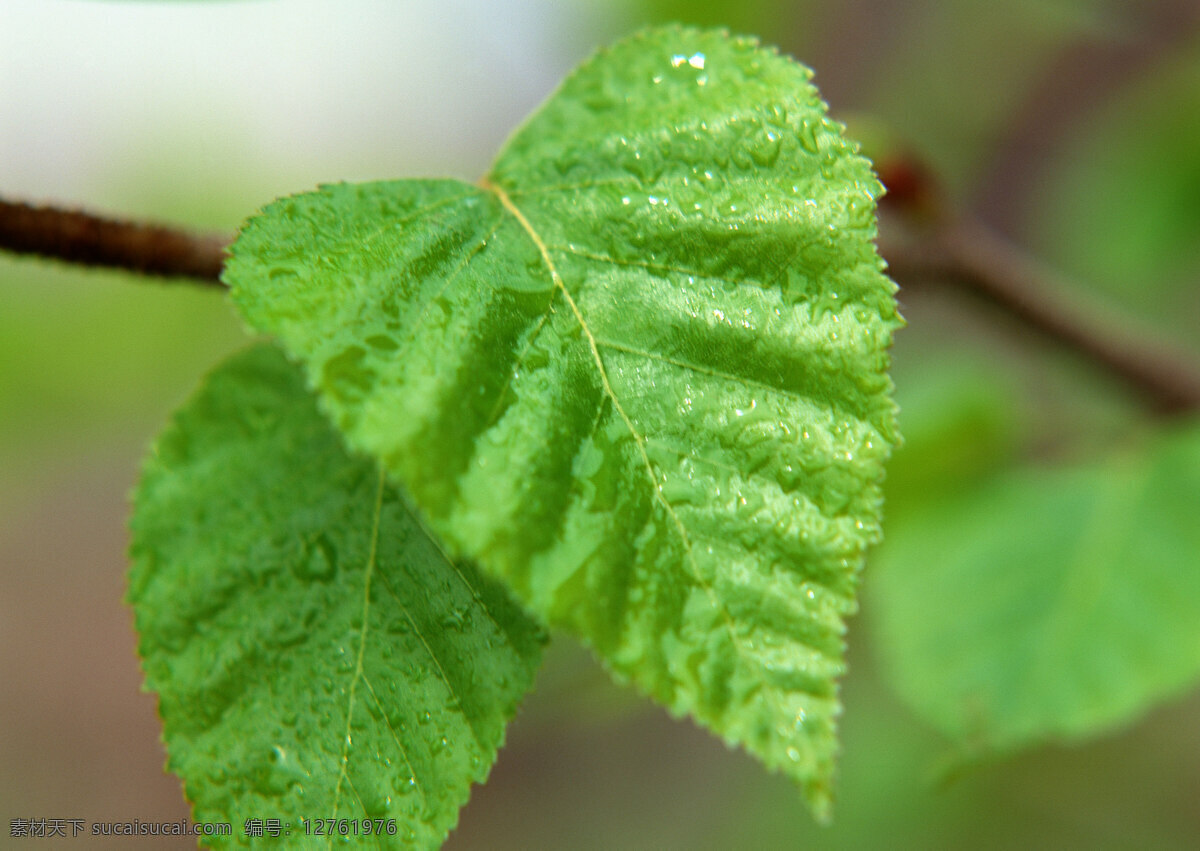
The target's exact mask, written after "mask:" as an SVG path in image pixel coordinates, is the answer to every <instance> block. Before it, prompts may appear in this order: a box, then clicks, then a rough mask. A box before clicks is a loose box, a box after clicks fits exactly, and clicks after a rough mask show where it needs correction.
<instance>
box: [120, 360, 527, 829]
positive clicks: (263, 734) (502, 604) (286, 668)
mask: <svg viewBox="0 0 1200 851" xmlns="http://www.w3.org/2000/svg"><path fill="white" fill-rule="evenodd" d="M132 527H133V544H132V548H131V554H132V558H133V569H132V572H131V574H130V590H129V599H130V601H131V602H132V604H133V607H134V612H135V615H136V625H137V630H138V634H139V639H140V640H139V650H140V653H141V655H142V663H143V667H144V669H145V672H146V683H147V687H148V688H149V689H151V690H153V691H155V692H157V693H158V697H159V712H160V714H161V715H162V718H163V727H164V731H165V732H164V739H165V741H166V745H167V750H168V753H169V755H170V759H169V762H168V767H169V768H170V769H171V770H173V771H175V772H176V773H177V774H179V776H180V777H182V778H183V780H184V784H185V787H186V792H187V796H188V798H189V799H190V800H191V802H192V804H193V806H194V808H195V819H196V820H197V821H201V822H229V823H231V824H232V826H233V831H234V835H233V837H229V838H225V839H216V840H213V844H214V845H220V846H231V845H238V844H246V843H247V842H248V841H249V840H247V839H246V838H245V836H244V834H243V830H244V826H245V821H246V819H260V820H261V819H271V818H277V819H281V820H282V822H284V823H286V824H288V825H289V826H290V834H289V836H290V837H291V838H290V840H282V841H284V844H285V845H288V846H289V847H295V846H296V845H297V844H300V843H302V842H303V841H304V839H303V838H304V837H312V836H313V833H312V832H313V831H315V830H317V829H319V824H318V822H317V820H318V819H349V820H355V821H356V824H355V826H354V835H355V836H356V837H357V843H358V844H362V845H365V846H366V847H380V848H412V847H421V848H431V847H437V846H438V845H439V844H440V843H441V841H442V839H444V837H445V835H446V833H447V831H448V830H449V829H450V828H451V827H453V826H454V824H455V822H456V821H457V818H458V809H459V807H460V806H461V805H462V804H463V803H464V802H465V801H466V799H467V795H468V792H469V790H470V786H471V783H472V782H480V781H482V780H483V779H484V777H485V776H486V775H487V773H488V770H489V768H490V767H491V764H492V762H493V760H494V759H495V755H496V749H497V747H498V746H499V744H500V742H501V740H502V738H503V731H504V726H505V724H506V723H507V721H508V719H509V718H511V717H512V715H513V713H514V712H515V710H516V705H517V702H518V701H519V700H520V698H521V696H522V695H523V694H524V693H525V692H526V690H528V688H529V687H530V685H531V682H532V678H533V672H534V670H535V669H536V667H537V664H538V662H539V660H540V658H541V635H540V632H539V630H538V628H537V627H536V626H535V625H534V624H533V623H532V622H530V620H529V619H528V618H527V617H525V616H524V615H523V614H522V613H521V612H520V610H519V609H518V608H517V606H516V605H515V604H514V603H512V602H510V601H509V599H508V598H507V597H506V595H505V594H504V592H502V591H501V590H499V589H498V588H496V587H494V586H493V585H492V584H491V581H490V580H485V579H483V578H482V577H480V576H479V575H478V573H477V571H475V570H474V569H473V568H472V567H471V566H470V565H469V564H458V565H455V564H452V563H451V562H449V561H448V560H447V559H446V557H445V556H444V555H443V554H442V552H441V551H440V550H439V549H438V547H437V545H436V544H435V543H434V542H433V541H432V540H431V539H430V538H429V537H428V536H427V535H426V534H425V532H424V531H423V530H422V529H421V527H420V525H419V524H418V523H417V522H416V520H415V519H414V515H413V514H412V513H411V512H410V509H409V508H408V506H407V505H406V504H405V502H404V500H403V498H402V497H401V495H400V493H399V492H398V491H397V490H396V488H395V487H393V486H391V485H385V484H384V483H383V479H382V474H381V472H380V471H378V469H377V467H376V465H375V464H373V463H371V462H369V461H367V460H364V459H358V458H351V457H350V456H348V455H347V454H346V451H345V450H344V449H343V447H342V443H341V439H340V437H339V436H338V434H337V432H336V431H334V430H333V429H332V428H331V427H330V426H329V424H328V422H327V421H326V420H325V418H324V417H322V416H321V415H320V414H319V413H318V411H317V408H316V404H315V402H314V400H313V397H312V396H311V395H310V394H309V393H308V391H306V390H305V388H304V384H303V377H302V375H301V373H300V372H299V370H297V369H296V368H295V367H293V366H291V365H290V364H288V363H287V362H286V361H285V359H284V357H283V356H282V354H280V353H279V352H278V351H277V350H275V349H274V348H272V347H269V346H266V345H260V346H259V347H257V348H254V349H251V350H249V351H248V352H246V353H244V354H242V355H240V356H237V357H235V358H233V359H231V360H230V361H228V362H226V363H225V364H224V365H223V366H221V367H219V368H218V369H217V370H216V371H215V372H214V373H212V374H211V375H210V376H209V377H208V379H207V381H206V383H205V385H204V386H203V388H202V389H201V390H200V392H199V393H198V394H197V395H196V396H195V397H194V398H193V399H192V400H191V401H190V402H189V403H188V404H187V405H186V406H185V407H184V409H183V410H182V411H180V412H179V414H177V416H176V417H175V420H174V422H173V423H172V424H171V425H170V426H169V427H168V428H167V430H166V431H165V432H164V433H163V435H162V437H160V438H159V441H158V443H157V445H156V447H155V449H154V452H153V454H152V455H151V457H150V459H149V460H148V462H147V464H146V469H145V473H144V475H143V478H142V482H141V484H140V486H139V488H138V491H137V495H136V498H135V509H134V516H133V520H132ZM302 819H310V820H313V821H312V823H311V824H310V826H309V827H307V828H306V827H305V826H304V824H303V823H302ZM364 819H374V820H383V821H373V822H371V824H370V826H369V827H370V831H371V834H372V835H371V837H370V838H367V837H365V836H363V834H364V833H365V832H366V828H365V822H363V820H364ZM387 820H394V821H393V822H392V825H394V828H389V823H388V821H387ZM314 825H315V826H314ZM381 831H382V832H381ZM273 841H281V840H273ZM309 841H311V842H313V843H316V842H318V840H317V839H316V838H311V839H310V840H309ZM324 841H325V838H322V840H321V843H322V844H324Z"/></svg>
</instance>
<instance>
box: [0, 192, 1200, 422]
mask: <svg viewBox="0 0 1200 851" xmlns="http://www.w3.org/2000/svg"><path fill="white" fill-rule="evenodd" d="M885 179H886V178H885ZM891 182H892V185H893V190H892V192H893V194H892V195H891V196H889V197H890V198H891V199H892V200H891V202H890V203H891V204H892V205H893V206H895V205H896V203H897V202H903V204H902V208H903V207H907V208H908V209H907V212H908V213H910V214H913V215H914V216H915V217H916V218H918V219H922V218H923V219H924V222H925V224H924V226H923V227H920V228H918V232H919V233H920V235H919V236H918V237H917V238H915V239H911V238H910V239H894V240H892V241H887V240H886V239H881V240H880V252H881V253H882V254H883V256H884V257H885V258H886V259H887V261H888V264H889V270H890V274H891V275H892V276H893V277H894V278H896V279H897V280H898V281H900V282H901V283H903V284H920V283H923V282H928V281H931V280H938V281H942V282H946V283H950V284H953V285H954V286H956V287H958V288H960V289H962V290H964V291H966V292H968V293H970V294H972V295H974V296H976V297H978V298H981V299H983V300H985V301H987V302H989V303H990V304H991V305H993V306H994V307H996V308H999V309H1000V310H1002V311H1004V312H1005V313H1008V314H1009V315H1011V316H1013V317H1016V318H1017V319H1019V320H1021V321H1022V322H1023V323H1024V324H1026V325H1028V326H1030V327H1032V328H1034V329H1037V330H1038V331H1040V332H1042V333H1044V334H1046V335H1047V336H1049V337H1051V338H1053V339H1054V340H1056V341H1058V342H1059V343H1061V344H1063V345H1065V346H1067V347H1069V348H1070V349H1072V350H1074V351H1076V352H1078V353H1080V354H1082V355H1084V356H1086V357H1087V358H1088V359H1089V360H1091V361H1092V362H1093V363H1095V364H1097V365H1099V366H1101V367H1103V368H1104V369H1105V370H1106V371H1107V372H1109V373H1110V374H1112V375H1115V376H1117V377H1118V378H1120V379H1122V380H1123V381H1124V382H1125V383H1126V384H1128V385H1129V386H1130V387H1131V388H1132V389H1134V390H1135V391H1136V392H1137V393H1138V394H1139V395H1141V396H1142V398H1144V399H1145V400H1146V401H1147V403H1148V404H1149V405H1150V406H1151V407H1152V408H1153V409H1154V410H1156V411H1158V412H1161V413H1168V414H1175V413H1182V412H1185V411H1200V372H1198V371H1197V369H1196V367H1195V365H1193V364H1192V363H1190V362H1189V361H1188V360H1187V359H1186V358H1184V357H1181V356H1179V355H1177V354H1175V353H1172V352H1170V351H1168V350H1167V349H1165V348H1164V347H1163V346H1161V345H1159V344H1158V343H1156V342H1153V341H1151V340H1149V338H1148V337H1144V336H1143V337H1139V336H1134V335H1132V334H1130V333H1128V332H1125V331H1121V330H1120V325H1119V324H1118V323H1115V322H1101V321H1098V320H1094V319H1091V318H1089V317H1088V316H1087V315H1085V314H1084V313H1083V312H1082V311H1080V310H1079V309H1078V308H1076V307H1074V306H1073V305H1072V304H1071V302H1070V301H1068V299H1067V297H1066V295H1065V293H1067V292H1070V291H1071V290H1072V289H1073V288H1072V287H1068V286H1066V285H1065V284H1063V283H1062V282H1061V281H1058V280H1057V279H1055V278H1054V276H1052V275H1050V274H1049V273H1048V272H1046V271H1045V270H1044V269H1042V268H1040V267H1039V266H1038V265H1037V264H1036V263H1035V262H1034V261H1033V260H1031V259H1030V258H1029V257H1027V256H1025V255H1024V254H1023V253H1022V252H1021V251H1020V250H1019V249H1017V248H1016V247H1014V246H1012V245H1009V244H1008V243H1006V242H1005V241H1004V240H1003V239H1001V238H1000V237H999V236H998V235H996V234H995V233H993V232H992V231H990V230H988V229H987V228H986V227H984V226H983V225H980V224H978V223H972V222H969V221H966V220H963V219H956V218H952V217H950V216H949V215H947V214H946V213H945V211H944V209H943V208H941V207H940V206H939V203H938V202H937V198H936V196H931V195H929V194H928V192H927V191H926V189H923V188H922V187H926V188H927V186H928V184H927V182H926V181H923V180H916V181H915V183H914V186H916V189H917V190H920V191H916V190H914V191H911V192H909V191H905V190H904V188H903V186H904V182H903V181H902V180H900V179H899V177H898V173H896V175H893V176H892V177H891ZM909 188H910V189H911V188H912V187H909ZM902 212H904V210H903V209H902ZM910 217H912V216H910ZM227 242H228V240H227V238H226V237H224V236H220V235H215V234H202V233H193V232H191V231H187V230H182V229H178V228H170V227H163V226H158V225H143V224H136V223H130V222H121V221H115V220H112V219H105V218H101V217H98V216H93V215H89V214H87V213H82V212H77V211H67V210H61V209H54V208H51V207H31V206H29V205H26V204H15V203H10V202H5V201H3V200H0V249H5V250H8V251H13V252H16V253H19V254H37V255H40V256H42V257H51V258H54V259H58V260H63V261H66V262H69V263H79V264H83V265H89V266H109V267H113V268H119V269H125V270H127V271H131V272H138V273H141V274H145V275H158V276H163V277H171V278H188V279H191V280H193V281H198V282H200V283H203V284H207V285H214V286H220V285H221V283H220V273H221V266H222V264H223V262H224V258H225V245H226V244H227Z"/></svg>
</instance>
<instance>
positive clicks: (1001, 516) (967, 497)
mask: <svg viewBox="0 0 1200 851" xmlns="http://www.w3.org/2000/svg"><path fill="white" fill-rule="evenodd" d="M1197 505H1200V428H1197V426H1195V425H1192V426H1190V427H1188V428H1184V429H1181V430H1179V431H1178V432H1177V433H1174V434H1172V435H1170V436H1169V437H1167V438H1164V439H1159V440H1157V441H1155V442H1153V443H1151V444H1150V445H1148V446H1145V447H1142V448H1140V449H1128V450H1125V451H1123V452H1121V453H1119V454H1116V455H1113V456H1112V457H1110V458H1108V459H1106V460H1104V461H1101V462H1097V463H1094V464H1092V465H1089V466H1084V467H1077V468H1073V469H1063V470H1045V469H1041V470H1037V469H1030V470H1026V471H1023V472H1020V473H1014V474H1011V475H1008V476H1004V477H1000V478H998V479H994V480H991V481H990V483H988V484H986V485H984V486H983V487H981V488H979V489H977V490H976V491H975V492H965V493H960V494H958V495H957V496H956V497H955V498H954V499H941V500H936V501H933V502H931V503H930V504H928V505H927V506H925V508H924V509H923V511H920V512H917V511H915V510H914V511H913V512H911V513H909V514H907V515H906V516H905V522H903V523H899V524H896V525H895V526H893V527H891V528H889V534H888V542H887V544H886V545H885V546H884V547H883V548H881V550H880V551H879V553H878V555H877V558H876V559H875V562H874V564H875V567H876V572H875V573H874V574H873V576H872V582H873V585H872V601H873V603H874V604H875V608H874V612H875V614H876V615H877V616H878V618H879V623H880V627H881V639H882V640H881V642H880V647H881V648H883V651H882V652H883V653H884V656H885V658H886V659H887V661H888V664H887V666H886V668H887V670H888V671H889V673H890V675H891V677H892V679H893V682H894V683H895V685H896V687H897V689H898V690H899V692H900V693H901V695H902V696H903V697H904V698H905V700H906V701H907V702H908V703H909V704H910V705H911V706H912V707H913V708H914V709H915V710H917V711H918V712H919V713H920V714H921V715H922V716H923V717H925V718H927V719H928V720H930V721H932V722H933V723H934V724H936V725H937V726H938V727H940V728H941V729H942V730H943V731H945V732H946V733H948V734H949V735H951V736H952V737H953V738H954V739H955V740H956V741H957V742H958V743H959V744H960V745H962V746H963V747H964V748H966V749H968V750H1006V749H1011V748H1015V747H1018V746H1020V745H1025V744H1029V743H1031V742H1036V741H1045V740H1049V739H1057V738H1074V737H1080V736H1084V735H1089V734H1094V733H1096V732H1098V731H1100V730H1103V729H1107V728H1110V727H1112V726H1114V725H1117V724H1120V723H1122V722H1126V721H1128V720H1130V719H1132V718H1134V717H1136V716H1137V715H1138V714H1140V713H1142V712H1144V711H1145V710H1146V709H1147V708H1149V707H1150V706H1153V705H1155V704H1156V703H1158V702H1160V701H1162V700H1163V699H1165V698H1167V697H1170V696H1173V695H1177V694H1179V693H1181V692H1182V691H1183V690H1184V689H1186V688H1189V687H1194V685H1195V683H1196V682H1197V680H1198V679H1200V572H1198V571H1197V570H1196V553H1197V552H1200V525H1197V523H1196V518H1195V514H1196V506H1197Z"/></svg>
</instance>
